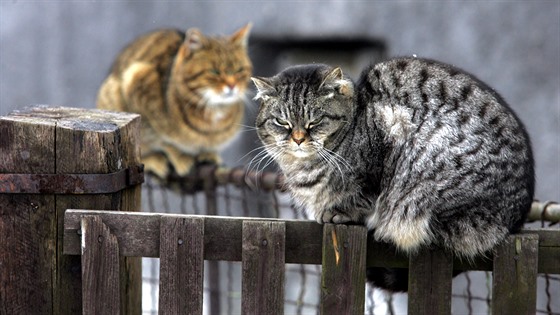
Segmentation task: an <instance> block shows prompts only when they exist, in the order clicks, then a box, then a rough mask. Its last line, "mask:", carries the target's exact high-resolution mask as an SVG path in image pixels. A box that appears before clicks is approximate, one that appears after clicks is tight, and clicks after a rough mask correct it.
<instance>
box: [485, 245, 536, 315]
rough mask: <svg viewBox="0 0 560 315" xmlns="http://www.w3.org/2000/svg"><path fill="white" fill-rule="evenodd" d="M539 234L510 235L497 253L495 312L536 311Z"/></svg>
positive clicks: (494, 274) (493, 293)
mask: <svg viewBox="0 0 560 315" xmlns="http://www.w3.org/2000/svg"><path fill="white" fill-rule="evenodd" d="M538 243H539V237H538V235H535V234H518V235H510V236H509V237H508V238H507V239H506V241H505V242H504V243H502V244H501V245H500V246H499V247H498V248H497V249H496V253H495V254H494V271H493V273H492V314H535V312H536V305H537V265H538V256H537V250H538Z"/></svg>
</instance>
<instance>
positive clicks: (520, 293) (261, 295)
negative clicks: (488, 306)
mask: <svg viewBox="0 0 560 315" xmlns="http://www.w3.org/2000/svg"><path fill="white" fill-rule="evenodd" d="M64 253H65V254H68V255H80V254H81V255H82V275H83V276H82V277H83V281H84V283H83V301H84V314H108V313H112V311H115V310H118V305H119V301H118V297H119V295H118V294H116V292H118V291H119V288H118V281H115V280H114V279H118V275H119V267H118V263H117V261H118V260H117V257H118V256H119V255H121V256H127V257H138V256H141V257H159V258H160V259H161V263H160V294H159V307H160V314H181V313H183V314H202V281H203V276H204V270H203V269H204V268H203V266H204V264H203V262H204V260H225V261H241V262H242V270H243V278H242V311H243V313H244V314H283V307H284V304H283V303H284V299H283V297H284V265H285V264H286V263H300V264H321V265H322V270H323V271H322V285H321V288H322V292H321V310H322V313H323V314H363V313H364V299H365V297H364V294H365V270H366V266H369V267H404V268H409V275H410V277H409V299H408V301H409V302H408V303H409V305H408V309H409V314H450V313H451V279H452V271H453V270H492V271H493V284H492V286H493V289H492V312H493V314H534V313H535V311H536V310H535V307H536V278H537V273H552V274H559V273H560V264H559V263H558V262H559V261H560V233H559V232H558V230H547V229H535V230H525V231H523V232H522V233H521V234H518V235H512V236H510V237H509V238H508V239H507V241H506V242H504V244H502V245H501V246H499V247H498V248H497V249H496V252H495V254H494V256H493V257H489V258H488V259H486V260H479V261H474V262H466V261H460V260H456V259H452V258H451V257H450V256H449V255H447V254H446V253H444V252H442V251H439V250H433V251H425V252H422V253H420V254H418V255H417V256H414V257H410V258H406V257H404V256H401V255H398V254H397V253H395V251H394V250H393V248H391V247H390V246H388V245H387V244H383V243H377V242H374V241H372V240H371V239H368V237H367V233H366V229H365V228H364V227H362V226H346V225H332V224H326V225H324V226H321V225H319V224H317V223H315V222H312V221H301V220H275V219H260V218H238V217H237V218H236V217H219V216H197V215H171V214H154V213H152V214H147V213H125V212H107V211H91V210H68V211H67V212H66V215H65V219H64Z"/></svg>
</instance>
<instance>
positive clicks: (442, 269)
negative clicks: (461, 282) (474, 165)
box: [408, 249, 453, 315]
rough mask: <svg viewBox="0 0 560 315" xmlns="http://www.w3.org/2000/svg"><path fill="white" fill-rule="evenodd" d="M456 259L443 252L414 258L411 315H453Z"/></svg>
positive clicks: (431, 252)
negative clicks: (453, 284) (452, 287)
mask: <svg viewBox="0 0 560 315" xmlns="http://www.w3.org/2000/svg"><path fill="white" fill-rule="evenodd" d="M452 258H453V257H452V255H451V254H450V253H447V252H444V251H443V250H439V249H438V250H424V251H421V252H420V253H418V254H417V255H414V256H411V257H410V260H409V261H410V262H409V270H408V274H409V278H408V313H409V314H411V315H413V314H451V280H452V273H453V259H452Z"/></svg>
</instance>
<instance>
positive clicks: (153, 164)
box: [142, 152, 169, 180]
mask: <svg viewBox="0 0 560 315" xmlns="http://www.w3.org/2000/svg"><path fill="white" fill-rule="evenodd" d="M142 163H143V164H144V170H145V171H146V173H153V174H154V175H156V176H157V177H159V178H160V179H162V180H165V179H166V178H167V176H168V175H169V165H168V160H167V157H166V156H165V154H163V153H161V152H154V153H150V154H148V155H143V156H142Z"/></svg>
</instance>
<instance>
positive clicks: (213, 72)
mask: <svg viewBox="0 0 560 315" xmlns="http://www.w3.org/2000/svg"><path fill="white" fill-rule="evenodd" d="M210 73H212V74H213V75H220V74H221V72H220V70H218V69H211V70H210Z"/></svg>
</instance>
